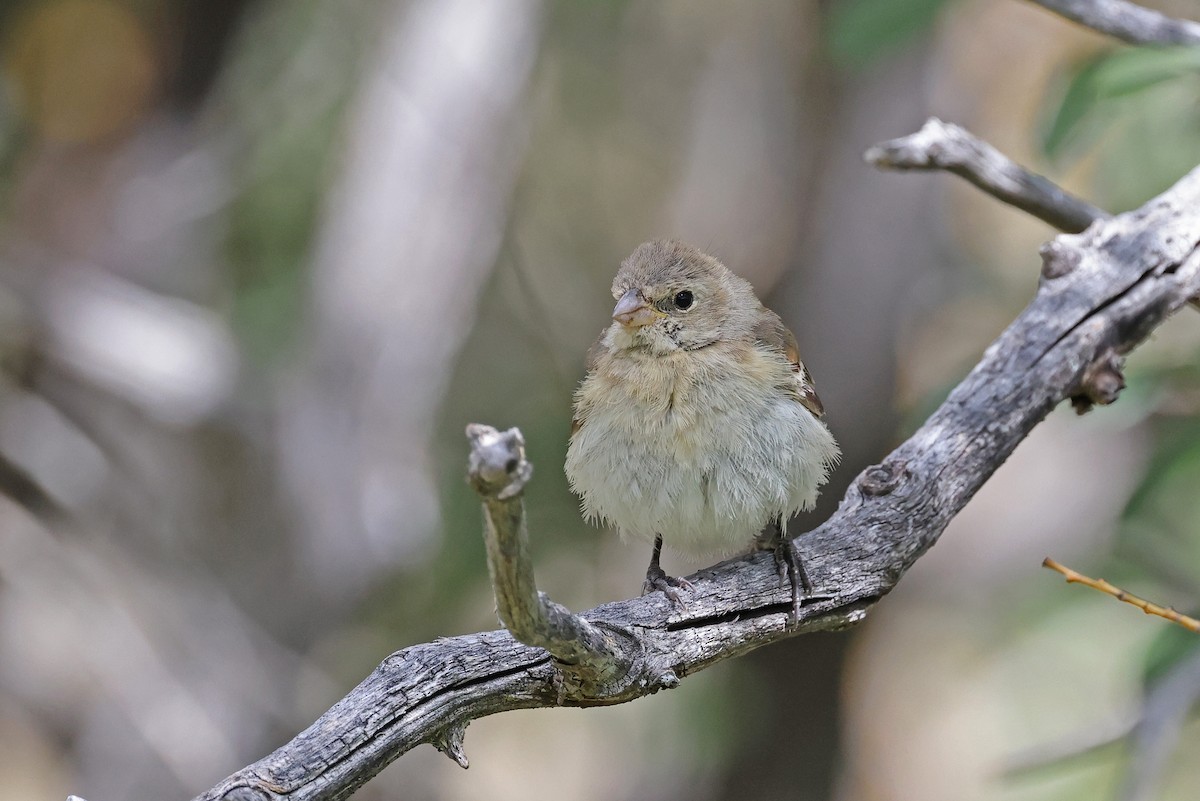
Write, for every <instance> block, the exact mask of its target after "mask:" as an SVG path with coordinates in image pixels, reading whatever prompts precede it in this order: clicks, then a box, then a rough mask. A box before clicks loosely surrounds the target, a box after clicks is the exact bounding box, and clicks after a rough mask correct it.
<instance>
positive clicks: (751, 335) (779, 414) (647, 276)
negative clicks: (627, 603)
mask: <svg viewBox="0 0 1200 801" xmlns="http://www.w3.org/2000/svg"><path fill="white" fill-rule="evenodd" d="M612 296H613V299H614V300H615V301H616V306H615V307H614V308H613V312H612V322H611V323H610V324H609V325H608V326H607V327H606V328H605V329H604V330H603V331H602V332H601V334H600V337H599V338H598V339H597V340H596V342H595V344H593V345H592V347H591V348H590V349H589V350H588V353H587V357H586V375H585V377H584V379H583V381H582V382H581V383H580V385H579V387H578V389H577V390H576V392H575V396H574V409H573V412H574V413H573V419H572V424H571V436H570V440H569V444H568V447H567V456H566V462H565V471H566V475H567V480H568V483H569V485H570V487H571V490H572V491H573V492H574V493H575V494H577V495H578V496H579V498H580V505H581V510H582V513H583V515H584V517H585V518H587V519H588V520H589V522H592V523H604V524H607V525H609V526H610V527H612V528H615V529H617V531H618V533H619V534H620V535H621V537H622V538H623V539H625V540H629V539H635V540H644V541H646V542H653V550H652V553H651V560H650V566H649V567H648V568H647V570H646V580H645V583H644V584H643V589H642V592H643V594H647V593H650V592H653V591H661V592H663V593H664V594H665V595H666V596H667V598H668V599H669V600H670V601H672V602H673V603H674V604H676V605H678V606H683V607H685V606H686V604H685V603H684V602H683V600H682V598H681V596H680V595H679V592H678V590H684V591H690V590H693V589H694V587H693V586H692V585H691V583H690V582H688V581H686V580H685V579H682V578H676V577H673V576H669V575H667V573H666V572H665V571H664V570H663V569H662V566H661V554H662V549H663V544H664V542H665V543H666V545H667V546H668V548H670V549H671V550H675V551H679V552H683V553H686V554H690V555H694V556H719V557H724V556H729V555H731V554H734V553H737V552H738V551H741V550H749V549H761V550H767V549H769V550H771V551H772V552H773V553H774V554H775V560H776V567H777V569H778V570H779V572H780V576H781V580H782V578H783V576H784V574H785V573H786V575H787V577H788V578H789V580H790V583H791V590H792V613H793V615H794V616H795V617H796V618H798V616H799V613H800V607H801V603H802V599H803V597H804V595H805V594H806V593H809V592H811V589H812V587H811V582H810V581H809V578H808V575H807V573H806V571H805V570H804V565H803V561H802V559H801V558H800V554H799V551H798V550H797V549H796V545H795V543H794V541H793V540H790V539H788V538H787V535H786V525H787V521H788V519H789V518H790V517H792V516H793V515H794V514H795V513H796V512H799V511H804V510H809V509H811V508H812V507H813V506H814V505H815V503H816V499H817V494H818V490H819V488H820V486H821V485H822V484H824V483H825V481H826V480H827V479H828V477H829V473H830V471H831V470H832V469H833V467H834V466H835V465H836V464H837V462H838V459H839V458H840V451H839V449H838V445H837V442H836V441H835V439H834V437H833V434H832V433H831V432H830V430H829V428H828V427H827V426H826V425H825V423H824V421H823V419H822V418H823V417H824V415H825V409H824V406H823V405H822V404H821V399H820V397H818V395H817V391H816V388H815V386H814V385H813V381H812V376H811V375H810V374H809V372H808V370H807V369H806V368H805V366H804V363H803V362H802V361H801V359H800V354H799V350H798V348H797V345H796V338H795V337H794V336H793V335H792V333H791V332H790V331H789V330H788V329H787V327H786V326H784V324H783V321H782V320H781V319H780V318H779V316H778V315H777V314H775V312H773V311H771V310H770V309H768V308H766V307H765V306H763V304H762V303H761V302H760V301H759V299H758V297H757V296H756V295H755V293H754V289H753V287H752V286H751V285H750V283H749V282H748V281H746V280H745V279H743V278H741V277H739V276H738V275H736V274H735V273H733V272H732V271H731V270H729V268H727V267H726V266H725V265H724V264H722V263H721V262H720V261H718V260H717V259H716V258H714V257H712V256H710V255H708V254H706V253H704V252H702V251H700V250H698V249H697V248H695V247H692V246H690V245H688V244H685V243H683V242H680V241H677V240H656V241H651V242H646V243H643V244H641V245H639V246H638V247H637V248H636V249H634V251H633V253H632V254H630V256H629V257H628V258H626V259H625V260H624V261H623V262H622V263H621V266H620V269H619V270H618V271H617V274H616V277H615V278H614V279H613V283H612Z"/></svg>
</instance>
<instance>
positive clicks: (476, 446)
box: [467, 423, 533, 501]
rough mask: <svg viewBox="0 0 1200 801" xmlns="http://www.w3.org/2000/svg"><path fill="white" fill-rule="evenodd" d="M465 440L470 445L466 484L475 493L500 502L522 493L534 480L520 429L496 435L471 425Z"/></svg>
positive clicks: (496, 431) (497, 432) (473, 424)
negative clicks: (467, 482)
mask: <svg viewBox="0 0 1200 801" xmlns="http://www.w3.org/2000/svg"><path fill="white" fill-rule="evenodd" d="M467 439H468V440H469V441H470V443H471V453H470V455H469V456H468V458H467V480H468V481H469V482H470V484H471V486H472V487H473V488H474V490H475V491H476V492H477V493H479V494H480V495H482V496H484V497H485V498H486V497H493V498H496V499H497V500H502V501H503V500H508V499H510V498H513V497H515V496H517V495H518V494H520V493H521V491H522V490H524V489H525V485H526V484H528V483H529V479H531V478H532V477H533V465H531V464H530V463H529V462H528V461H527V460H526V459H525V437H524V436H523V435H522V434H521V430H520V429H519V428H516V427H513V428H510V429H508V430H507V431H499V430H497V429H495V428H493V427H492V426H489V425H483V424H482V423H471V424H470V425H468V426H467Z"/></svg>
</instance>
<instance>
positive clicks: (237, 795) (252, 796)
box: [221, 784, 269, 801]
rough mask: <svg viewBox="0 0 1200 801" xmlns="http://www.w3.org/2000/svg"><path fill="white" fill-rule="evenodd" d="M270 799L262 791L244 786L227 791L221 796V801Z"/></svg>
mask: <svg viewBox="0 0 1200 801" xmlns="http://www.w3.org/2000/svg"><path fill="white" fill-rule="evenodd" d="M268 798H269V796H268V795H267V794H266V793H264V792H263V791H262V790H256V789H254V788H253V787H249V786H247V785H244V784H242V785H238V786H237V787H232V788H230V789H228V790H226V791H225V794H224V795H222V796H221V801H267V799H268Z"/></svg>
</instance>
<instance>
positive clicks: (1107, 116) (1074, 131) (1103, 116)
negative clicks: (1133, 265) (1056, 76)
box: [1042, 47, 1200, 211]
mask: <svg viewBox="0 0 1200 801" xmlns="http://www.w3.org/2000/svg"><path fill="white" fill-rule="evenodd" d="M1061 84H1062V88H1061V89H1060V90H1059V91H1057V92H1054V93H1053V94H1051V95H1050V96H1049V97H1050V100H1049V101H1048V103H1047V112H1048V113H1047V119H1048V122H1047V123H1046V125H1045V132H1044V134H1043V143H1042V146H1043V148H1044V149H1045V152H1046V154H1047V155H1048V156H1050V157H1051V158H1053V159H1058V160H1064V159H1067V158H1071V157H1074V158H1079V157H1080V156H1082V155H1083V154H1087V156H1088V157H1089V158H1093V159H1096V160H1097V163H1096V164H1095V165H1094V167H1093V169H1094V175H1095V189H1096V191H1097V192H1098V193H1099V194H1101V195H1103V196H1104V197H1105V198H1107V199H1108V203H1109V206H1110V208H1112V209H1114V210H1117V211H1121V210H1125V209H1128V208H1132V207H1134V206H1137V205H1139V204H1140V203H1142V202H1144V201H1145V200H1146V199H1147V198H1149V197H1151V196H1152V195H1154V194H1156V193H1158V192H1161V191H1162V190H1163V189H1165V188H1166V187H1167V186H1169V185H1170V184H1171V183H1173V182H1174V181H1175V180H1176V179H1177V178H1178V177H1179V176H1180V175H1181V174H1183V173H1184V172H1186V171H1187V170H1189V169H1190V168H1191V167H1192V166H1194V165H1195V164H1196V163H1197V161H1200V136H1197V133H1198V131H1200V49H1197V48H1192V47H1175V48H1117V49H1111V50H1105V51H1103V52H1100V53H1097V54H1095V55H1092V56H1090V57H1088V58H1085V59H1082V60H1081V61H1080V62H1079V63H1078V64H1076V65H1074V66H1073V67H1072V68H1071V69H1070V70H1069V71H1067V72H1066V73H1065V74H1064V75H1063V77H1062V79H1061Z"/></svg>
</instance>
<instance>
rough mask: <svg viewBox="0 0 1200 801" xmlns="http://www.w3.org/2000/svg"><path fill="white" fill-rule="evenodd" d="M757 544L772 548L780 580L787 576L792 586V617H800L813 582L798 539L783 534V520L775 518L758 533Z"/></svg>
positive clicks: (764, 548)
mask: <svg viewBox="0 0 1200 801" xmlns="http://www.w3.org/2000/svg"><path fill="white" fill-rule="evenodd" d="M755 545H757V546H758V548H759V549H760V550H764V551H766V550H770V551H771V553H772V555H773V556H774V557H775V570H776V571H777V572H778V573H779V579H780V581H782V580H783V578H784V577H785V576H786V577H787V579H788V583H789V584H791V587H792V619H793V620H799V619H800V604H801V602H802V601H803V599H804V596H806V595H808V594H809V593H811V592H812V582H810V581H809V580H808V573H806V572H805V570H804V560H803V559H801V558H800V550H799V549H798V548H797V547H796V541H795V540H794V539H790V538H788V537H785V536H783V521H782V520H780V519H779V518H775V519H774V520H772V521H771V522H770V523H768V524H767V526H766V528H764V529H763V530H762V533H761V534H759V535H758V539H757V540H756V541H755Z"/></svg>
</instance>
